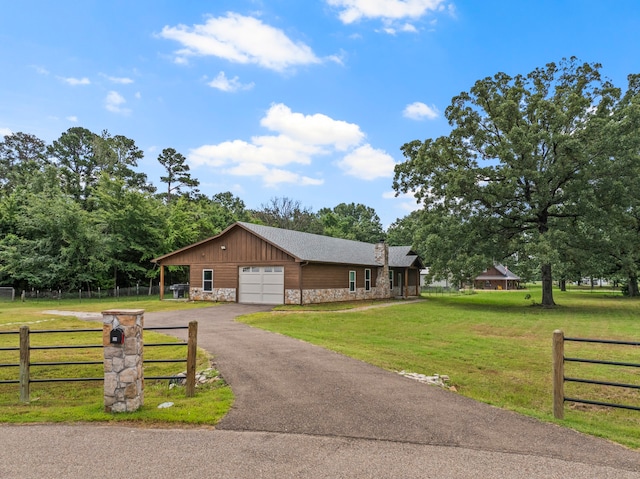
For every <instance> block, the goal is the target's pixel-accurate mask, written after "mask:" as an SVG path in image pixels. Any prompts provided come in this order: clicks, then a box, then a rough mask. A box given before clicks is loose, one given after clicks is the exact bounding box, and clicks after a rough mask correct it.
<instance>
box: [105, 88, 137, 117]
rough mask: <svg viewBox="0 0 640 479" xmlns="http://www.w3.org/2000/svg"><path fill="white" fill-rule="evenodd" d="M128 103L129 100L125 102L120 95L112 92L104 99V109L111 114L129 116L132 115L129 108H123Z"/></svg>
mask: <svg viewBox="0 0 640 479" xmlns="http://www.w3.org/2000/svg"><path fill="white" fill-rule="evenodd" d="M126 102H127V100H125V99H124V97H123V96H122V95H121V94H120V93H118V92H117V91H113V90H112V91H110V92H109V93H107V96H106V98H105V99H104V107H105V108H106V109H107V110H108V111H110V112H111V113H120V114H123V115H128V114H129V113H131V110H129V109H128V108H123V105H124V104H125V103H126Z"/></svg>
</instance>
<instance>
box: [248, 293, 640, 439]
mask: <svg viewBox="0 0 640 479" xmlns="http://www.w3.org/2000/svg"><path fill="white" fill-rule="evenodd" d="M526 295H530V297H527V298H526V299H525V297H526ZM555 299H556V302H557V303H558V304H559V306H558V307H557V308H555V309H542V308H540V307H537V306H532V303H538V304H539V303H540V300H541V294H540V291H539V290H538V289H530V290H528V291H513V292H507V291H503V292H478V294H471V295H450V296H449V295H437V296H431V297H427V298H426V299H425V300H424V301H421V302H415V303H406V304H402V303H400V304H397V305H395V306H392V307H385V308H371V309H365V310H357V309H356V310H353V311H348V312H342V313H337V312H332V311H327V310H326V309H325V308H326V307H325V306H323V307H322V308H318V310H314V308H313V307H311V308H307V311H304V312H296V311H291V309H289V310H290V313H289V314H282V313H279V312H272V313H259V314H254V315H250V316H246V317H244V318H241V320H243V321H244V322H246V323H248V324H251V325H253V326H257V327H260V328H263V329H267V330H270V331H274V332H278V333H281V334H286V335H289V336H292V337H295V338H298V339H302V340H305V341H309V342H311V343H314V344H318V345H320V346H323V347H326V348H328V349H332V350H334V351H337V352H340V353H342V354H345V355H347V356H351V357H354V358H357V359H361V360H364V361H366V362H369V363H371V364H374V365H377V366H379V367H382V368H385V369H388V370H391V371H400V370H405V371H412V372H417V373H421V374H428V375H431V374H435V373H437V374H441V375H443V374H446V375H448V376H449V377H450V378H451V381H450V383H451V385H453V386H454V387H455V389H456V390H457V391H458V393H460V394H463V395H465V396H468V397H471V398H474V399H477V400H479V401H482V402H486V403H489V404H493V405H495V406H498V407H502V408H506V409H510V410H514V411H517V412H519V413H522V414H526V415H529V416H533V417H536V418H539V419H542V420H545V421H550V422H557V423H559V424H561V425H563V426H567V427H571V428H574V429H576V430H579V431H582V432H585V433H588V434H592V435H596V436H600V437H603V438H607V439H610V440H612V441H615V442H618V443H620V444H624V445H626V446H629V447H631V448H640V436H638V431H639V430H640V412H637V411H628V410H621V409H612V408H605V407H599V406H586V405H578V404H572V403H566V405H565V420H563V421H556V420H555V419H554V418H553V412H552V382H551V378H552V375H551V371H552V355H551V341H552V333H553V331H554V330H555V329H562V330H563V331H564V332H565V335H566V336H572V337H587V338H602V339H620V340H627V341H629V340H630V341H638V340H639V338H640V321H639V320H638V316H639V313H640V302H639V301H637V300H630V299H627V298H622V297H620V296H612V295H611V294H610V292H607V291H598V290H586V291H582V290H575V291H570V292H560V291H558V292H556V293H555ZM281 309H283V310H287V309H288V308H286V307H285V308H281ZM566 356H573V357H585V358H588V357H598V358H601V359H608V360H618V361H627V362H633V363H639V362H640V361H639V360H638V354H637V347H635V348H634V347H629V346H626V347H622V346H597V345H596V346H594V345H586V344H582V343H566ZM566 376H572V377H583V378H589V379H599V380H605V381H613V382H618V383H626V384H640V370H639V369H637V368H621V367H617V368H611V367H607V366H588V365H580V364H574V363H568V364H567V366H566ZM565 389H566V391H565V393H566V396H571V397H577V398H584V399H595V400H599V401H605V402H614V403H622V404H629V405H635V406H640V394H638V390H634V389H630V388H626V389H618V388H609V387H602V386H589V385H580V384H574V383H567V384H566V386H565Z"/></svg>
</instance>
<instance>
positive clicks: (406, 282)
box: [404, 268, 409, 299]
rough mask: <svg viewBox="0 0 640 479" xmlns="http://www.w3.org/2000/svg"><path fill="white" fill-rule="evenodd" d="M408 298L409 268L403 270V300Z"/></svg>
mask: <svg viewBox="0 0 640 479" xmlns="http://www.w3.org/2000/svg"><path fill="white" fill-rule="evenodd" d="M408 297H409V268H407V269H405V270H404V299H407V298H408Z"/></svg>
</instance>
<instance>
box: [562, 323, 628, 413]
mask: <svg viewBox="0 0 640 479" xmlns="http://www.w3.org/2000/svg"><path fill="white" fill-rule="evenodd" d="M566 341H573V342H580V343H595V344H615V345H623V346H640V342H638V341H616V340H612V339H588V338H571V337H565V336H564V332H562V331H561V330H556V331H554V332H553V415H554V417H555V418H556V419H564V403H565V402H574V403H582V404H591V405H597V406H605V407H613V408H619V409H628V410H633V411H640V407H638V406H631V405H628V404H616V403H610V402H604V401H594V400H591V399H583V398H574V397H567V396H565V394H564V383H566V382H573V383H582V384H595V385H598V386H610V387H617V388H630V389H640V385H638V384H624V383H618V382H612V381H600V380H596V379H584V378H573V377H567V376H565V374H564V364H565V363H566V362H575V363H587V364H603V365H607V366H623V367H633V368H640V364H638V363H630V362H624V361H605V360H601V359H586V358H571V357H565V355H564V343H565V342H566Z"/></svg>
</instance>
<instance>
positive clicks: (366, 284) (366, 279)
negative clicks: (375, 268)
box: [364, 269, 371, 291]
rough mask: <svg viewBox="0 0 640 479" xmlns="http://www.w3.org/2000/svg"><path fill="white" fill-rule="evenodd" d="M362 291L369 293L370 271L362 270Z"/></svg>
mask: <svg viewBox="0 0 640 479" xmlns="http://www.w3.org/2000/svg"><path fill="white" fill-rule="evenodd" d="M364 290H365V291H371V270H370V269H365V270H364Z"/></svg>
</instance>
